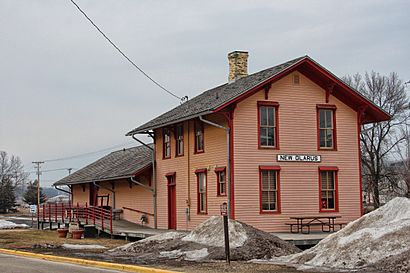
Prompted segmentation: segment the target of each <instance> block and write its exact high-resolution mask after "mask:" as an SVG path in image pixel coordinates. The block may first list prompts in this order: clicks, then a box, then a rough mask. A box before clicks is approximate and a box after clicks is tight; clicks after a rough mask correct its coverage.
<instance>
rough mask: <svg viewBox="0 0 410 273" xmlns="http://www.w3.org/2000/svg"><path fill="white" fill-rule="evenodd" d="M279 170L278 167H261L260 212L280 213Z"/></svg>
mask: <svg viewBox="0 0 410 273" xmlns="http://www.w3.org/2000/svg"><path fill="white" fill-rule="evenodd" d="M279 170H280V167H276V166H260V167H259V177H260V212H261V213H269V212H270V213H279V212H280V184H279Z"/></svg>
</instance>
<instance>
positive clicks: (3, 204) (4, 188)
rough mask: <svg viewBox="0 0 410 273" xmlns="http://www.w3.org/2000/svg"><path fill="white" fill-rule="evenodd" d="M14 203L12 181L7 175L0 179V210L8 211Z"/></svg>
mask: <svg viewBox="0 0 410 273" xmlns="http://www.w3.org/2000/svg"><path fill="white" fill-rule="evenodd" d="M15 205H16V196H15V194H14V185H13V181H12V180H11V179H10V178H8V177H7V176H3V177H2V179H1V180H0V212H3V213H4V212H8V211H9V210H10V209H11V208H12V207H14V206H15Z"/></svg>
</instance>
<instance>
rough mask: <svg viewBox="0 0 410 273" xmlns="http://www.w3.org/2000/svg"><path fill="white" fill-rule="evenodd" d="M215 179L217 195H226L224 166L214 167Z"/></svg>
mask: <svg viewBox="0 0 410 273" xmlns="http://www.w3.org/2000/svg"><path fill="white" fill-rule="evenodd" d="M215 173H216V180H217V185H216V188H217V195H218V196H226V168H225V167H223V168H216V169H215Z"/></svg>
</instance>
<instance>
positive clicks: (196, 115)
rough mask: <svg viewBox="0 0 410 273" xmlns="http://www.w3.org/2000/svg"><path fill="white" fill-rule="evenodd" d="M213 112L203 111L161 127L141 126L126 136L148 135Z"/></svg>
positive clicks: (160, 125)
mask: <svg viewBox="0 0 410 273" xmlns="http://www.w3.org/2000/svg"><path fill="white" fill-rule="evenodd" d="M213 112H214V111H213V110H206V111H203V112H201V113H198V114H195V115H189V116H186V117H183V118H180V119H177V120H173V121H170V122H166V123H163V124H159V125H155V126H144V127H142V126H141V127H138V128H136V129H134V130H131V131H129V132H128V133H127V134H126V136H132V135H135V134H141V133H146V132H148V131H152V130H155V129H158V128H161V127H166V126H169V125H172V124H175V123H180V122H183V121H187V120H190V119H193V118H197V117H199V116H203V115H208V114H212V113H213Z"/></svg>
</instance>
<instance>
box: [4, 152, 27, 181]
mask: <svg viewBox="0 0 410 273" xmlns="http://www.w3.org/2000/svg"><path fill="white" fill-rule="evenodd" d="M27 177H28V174H27V173H25V172H24V166H23V163H22V162H21V159H20V157H18V156H14V155H12V156H10V157H9V156H8V155H7V152H5V151H0V181H2V180H3V179H6V178H7V179H10V180H12V181H13V183H14V186H19V185H21V184H22V183H24V182H25V181H26V180H27Z"/></svg>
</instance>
